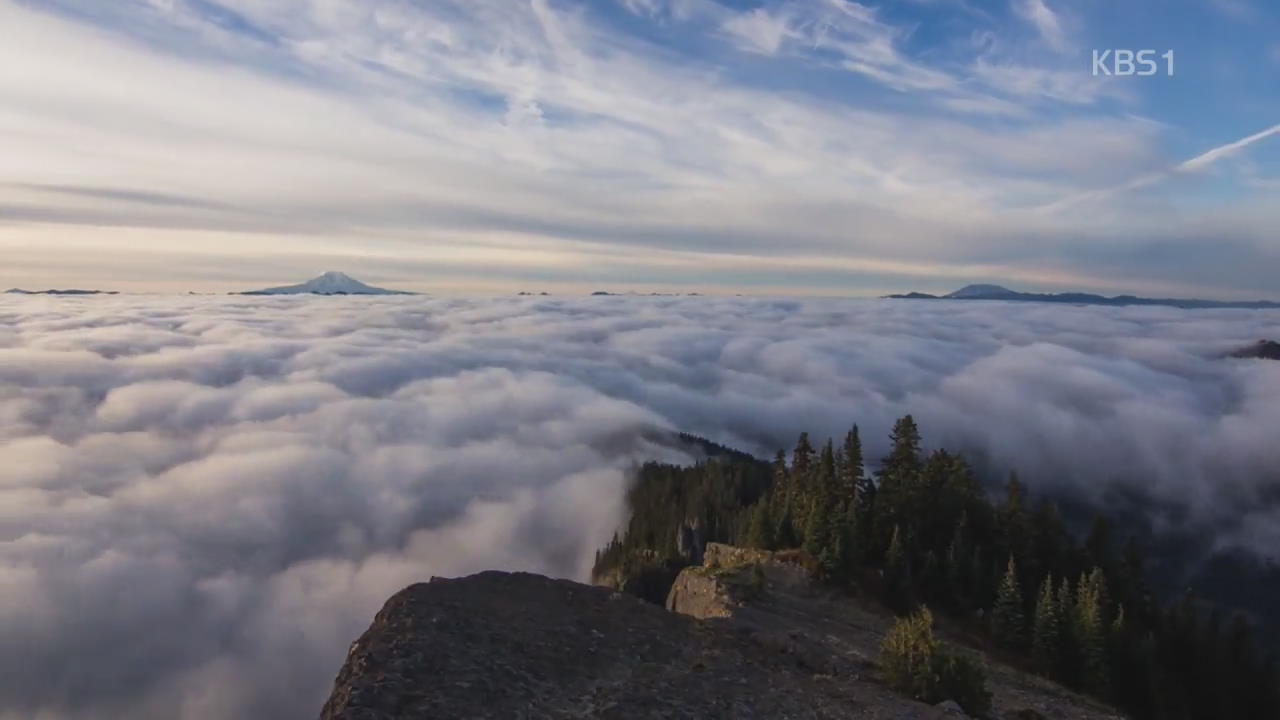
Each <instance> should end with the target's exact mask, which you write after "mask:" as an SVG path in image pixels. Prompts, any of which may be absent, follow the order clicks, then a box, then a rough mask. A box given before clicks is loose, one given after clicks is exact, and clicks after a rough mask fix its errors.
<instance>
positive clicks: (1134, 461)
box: [0, 296, 1280, 720]
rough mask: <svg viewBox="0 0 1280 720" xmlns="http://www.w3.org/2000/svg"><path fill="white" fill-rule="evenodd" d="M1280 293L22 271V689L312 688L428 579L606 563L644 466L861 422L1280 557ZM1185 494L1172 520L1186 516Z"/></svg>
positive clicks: (3, 590) (6, 666) (4, 702)
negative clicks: (619, 293)
mask: <svg viewBox="0 0 1280 720" xmlns="http://www.w3.org/2000/svg"><path fill="white" fill-rule="evenodd" d="M1262 336H1271V337H1275V336H1280V314H1278V313H1265V312H1249V311H1196V312H1187V311H1180V310H1176V309H1170V308H1130V309H1115V308H1099V307H1088V308H1071V307H1062V306H1037V305H1016V304H1015V305H1002V304H987V303H968V304H966V303H944V302H936V303H918V302H916V303H913V302H909V301H835V300H803V301H800V300H763V299H714V298H708V297H700V298H647V297H607V298H575V299H557V298H536V299H526V298H519V299H516V298H511V299H498V300H440V299H427V298H421V297H417V298H311V297H304V298H298V297H291V298H283V297H281V298H253V299H246V298H226V297H215V298H208V297H141V296H136V297H130V296H117V297H110V298H105V297H97V298H57V299H50V298H15V297H2V298H0V647H5V648H10V649H17V651H15V652H9V653H6V654H5V656H4V658H3V659H0V676H3V677H4V678H5V682H4V683H3V684H0V718H5V719H6V720H7V719H9V718H12V719H14V720H17V719H18V718H48V719H54V718H112V717H119V718H124V717H128V718H139V719H143V720H145V719H148V718H156V719H157V720H158V719H160V718H166V719H168V718H175V717H177V718H190V719H192V720H196V719H199V720H206V719H218V718H241V717H277V718H304V717H310V716H313V715H314V712H315V711H316V709H317V708H318V707H319V705H320V703H321V701H322V699H323V697H324V695H325V693H326V692H327V690H328V687H329V683H330V682H331V680H332V676H333V674H334V673H335V672H336V669H337V668H338V666H339V664H340V662H341V658H342V655H343V653H344V651H345V648H346V646H347V644H348V643H349V642H350V641H351V640H353V639H354V638H355V637H356V635H357V634H358V633H359V632H360V631H361V630H362V629H363V628H364V627H365V626H366V624H367V623H368V621H369V619H370V617H371V616H372V613H373V612H374V611H375V610H376V609H377V608H378V607H379V605H380V604H381V602H382V601H383V600H384V599H385V598H386V597H387V596H388V595H389V594H390V593H392V592H394V591H395V590H397V589H398V588H400V587H402V586H404V585H406V584H408V583H410V582H414V581H419V580H424V579H426V578H428V577H430V576H431V575H453V574H461V573H468V572H472V571H476V570H480V569H483V568H511V569H526V570H533V571H538V572H543V573H550V574H553V575H559V576H566V577H573V578H583V577H584V576H585V574H586V572H587V568H588V567H589V563H590V560H591V555H592V552H593V550H594V549H595V548H596V547H597V546H599V545H600V544H602V543H603V542H604V541H605V540H606V539H607V538H608V537H609V535H610V534H611V533H612V532H613V531H614V529H615V527H616V526H617V524H618V523H619V522H620V520H621V519H622V517H623V513H624V509H623V504H622V496H623V492H624V489H625V485H626V477H627V470H628V468H630V467H632V465H633V464H634V463H636V462H638V461H641V460H644V459H649V458H667V459H672V460H684V459H688V458H686V457H684V456H683V455H681V454H680V452H679V451H677V450H673V449H672V448H671V447H670V446H669V444H668V443H667V442H666V441H665V440H664V439H663V438H664V433H665V432H666V431H670V430H684V431H689V432H694V433H698V434H702V435H705V436H708V437H710V438H713V439H715V440H718V441H721V442H725V443H729V444H732V445H736V446H739V447H743V448H746V449H749V450H752V451H755V452H757V453H760V454H765V453H769V452H771V451H772V450H774V449H776V448H778V447H780V446H784V445H789V444H790V443H791V442H792V440H793V436H794V434H795V433H796V432H797V431H798V430H800V429H809V430H810V431H812V432H815V433H817V434H819V435H825V434H835V433H839V432H842V431H843V430H844V429H846V428H847V426H848V424H849V423H851V422H853V421H855V420H856V421H858V422H859V423H861V424H862V427H863V428H864V430H865V432H864V436H866V437H867V438H868V441H869V443H870V448H869V451H870V452H871V453H872V455H873V456H874V455H878V454H880V453H882V452H883V451H884V449H885V443H884V437H883V436H884V434H885V432H886V431H887V428H888V426H889V424H890V423H891V422H892V420H893V419H894V418H895V417H896V416H898V415H900V414H902V413H904V412H913V413H915V414H916V416H917V418H919V420H920V422H921V425H922V427H923V430H924V432H925V436H926V439H927V440H928V441H929V442H931V443H937V444H940V443H946V444H947V445H948V446H956V447H961V448H964V449H966V450H968V451H969V452H971V453H973V454H974V456H975V457H977V458H981V459H982V460H983V461H984V462H987V463H989V464H990V465H991V466H993V467H1000V468H1010V467H1016V468H1017V469H1019V470H1020V471H1021V472H1022V474H1023V475H1024V477H1026V478H1027V479H1028V480H1029V481H1030V482H1032V483H1033V484H1039V485H1052V486H1055V487H1057V488H1058V489H1059V490H1063V491H1070V492H1072V493H1075V494H1078V495H1080V496H1082V497H1084V498H1087V499H1100V498H1105V497H1108V496H1109V495H1113V494H1115V493H1116V492H1117V491H1121V490H1122V491H1124V492H1125V493H1126V494H1129V495H1131V494H1133V493H1141V494H1143V495H1146V496H1149V497H1150V498H1152V499H1154V500H1158V501H1159V503H1160V505H1161V506H1162V507H1165V508H1167V510H1168V512H1167V514H1166V515H1163V516H1161V517H1163V518H1165V520H1167V521H1169V522H1173V521H1174V520H1176V521H1177V522H1179V523H1182V526H1183V528H1184V529H1185V528H1193V527H1202V528H1206V529H1211V530H1212V531H1213V532H1214V533H1215V535H1216V537H1218V538H1220V542H1222V543H1224V544H1240V545H1244V546H1247V547H1251V548H1253V549H1255V550H1256V551H1258V552H1260V553H1268V554H1270V555H1272V556H1273V557H1274V554H1275V552H1276V548H1277V547H1280V543H1278V542H1277V540H1278V539H1280V538H1277V537H1276V536H1275V533H1276V530H1275V528H1276V527H1277V526H1280V517H1278V516H1277V510H1276V509H1275V506H1274V505H1273V504H1271V503H1273V502H1274V500H1275V493H1274V491H1275V488H1276V487H1277V477H1276V470H1275V469H1276V468H1277V467H1280V447H1277V445H1276V444H1275V442H1274V433H1273V432H1272V431H1273V429H1274V428H1275V427H1276V426H1277V423H1278V422H1280V363H1271V364H1268V363H1266V362H1263V361H1234V360H1223V359H1221V358H1220V357H1219V355H1220V353H1221V352H1222V351H1223V350H1226V349H1230V348H1233V347H1235V346H1238V345H1242V344H1244V343H1246V342H1249V341H1252V340H1255V339H1257V338H1258V337H1262ZM1158 520H1159V519H1158Z"/></svg>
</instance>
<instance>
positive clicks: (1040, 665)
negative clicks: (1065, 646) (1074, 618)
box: [1031, 575, 1063, 677]
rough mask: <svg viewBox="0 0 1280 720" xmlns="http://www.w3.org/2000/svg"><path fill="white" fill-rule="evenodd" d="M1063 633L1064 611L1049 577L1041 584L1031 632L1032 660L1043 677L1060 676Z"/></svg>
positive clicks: (1051, 578) (1051, 577) (1051, 576)
mask: <svg viewBox="0 0 1280 720" xmlns="http://www.w3.org/2000/svg"><path fill="white" fill-rule="evenodd" d="M1062 632H1063V617H1062V610H1061V608H1059V607H1058V599H1057V597H1056V596H1055V595H1054V586H1053V575H1048V576H1046V577H1045V579H1044V582H1042V583H1040V593H1039V594H1038V595H1037V596H1036V614H1035V620H1034V625H1033V629H1032V632H1031V660H1032V663H1033V664H1034V667H1035V668H1036V670H1037V671H1038V672H1040V673H1041V674H1043V675H1047V676H1049V677H1056V676H1057V674H1058V665H1059V658H1060V657H1061V656H1062Z"/></svg>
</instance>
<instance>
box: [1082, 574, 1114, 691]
mask: <svg viewBox="0 0 1280 720" xmlns="http://www.w3.org/2000/svg"><path fill="white" fill-rule="evenodd" d="M1106 593H1107V590H1106V581H1105V580H1104V579H1103V576H1102V570H1101V569H1100V568H1097V567H1095V568H1094V569H1093V570H1092V571H1091V572H1090V573H1089V574H1088V575H1084V576H1082V577H1081V578H1080V583H1079V585H1078V586H1077V588H1076V607H1075V625H1076V639H1077V641H1078V643H1079V651H1080V672H1081V680H1082V682H1083V683H1084V687H1085V689H1087V690H1088V691H1089V692H1091V693H1093V694H1095V695H1097V696H1099V697H1106V696H1107V693H1108V690H1109V679H1110V672H1109V670H1108V667H1107V621H1106V602H1107V600H1106V597H1107V594H1106Z"/></svg>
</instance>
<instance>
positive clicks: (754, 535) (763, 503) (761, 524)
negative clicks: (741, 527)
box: [747, 499, 777, 550]
mask: <svg viewBox="0 0 1280 720" xmlns="http://www.w3.org/2000/svg"><path fill="white" fill-rule="evenodd" d="M747 544H748V545H750V546H751V547H755V548H761V549H763V550H772V549H774V548H775V547H777V540H776V539H775V527H774V524H773V518H772V517H770V515H769V502H768V500H765V499H762V500H759V501H757V502H756V504H755V506H754V509H753V510H752V511H751V527H750V529H749V530H748V531H747Z"/></svg>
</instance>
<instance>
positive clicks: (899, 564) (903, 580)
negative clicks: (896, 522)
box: [884, 526, 911, 613]
mask: <svg viewBox="0 0 1280 720" xmlns="http://www.w3.org/2000/svg"><path fill="white" fill-rule="evenodd" d="M910 588H911V568H910V566H909V564H908V562H907V550H906V545H905V543H904V541H903V539H902V528H900V527H897V526H895V527H894V528H893V537H892V538H891V539H890V540H889V550H888V551H887V552H886V553H885V556H884V604H885V605H887V606H888V607H889V608H890V609H892V610H893V611H894V612H899V613H901V612H906V610H907V609H908V608H909V607H910V606H911V593H910Z"/></svg>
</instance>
